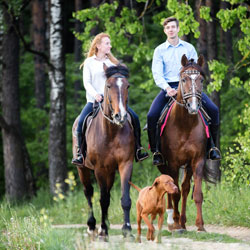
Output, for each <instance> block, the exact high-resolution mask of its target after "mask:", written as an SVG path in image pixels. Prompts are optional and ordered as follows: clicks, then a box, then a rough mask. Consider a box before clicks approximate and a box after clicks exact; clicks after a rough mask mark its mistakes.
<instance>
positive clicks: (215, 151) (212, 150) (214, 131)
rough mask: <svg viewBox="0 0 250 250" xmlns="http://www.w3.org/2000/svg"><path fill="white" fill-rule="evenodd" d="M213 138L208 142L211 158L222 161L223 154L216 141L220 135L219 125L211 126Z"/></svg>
mask: <svg viewBox="0 0 250 250" xmlns="http://www.w3.org/2000/svg"><path fill="white" fill-rule="evenodd" d="M209 127H210V132H211V136H210V138H209V142H208V150H209V156H208V157H209V158H210V159H211V160H220V159H221V154H220V150H219V149H218V148H217V147H216V144H217V143H216V139H217V134H218V129H219V125H210V126H209Z"/></svg>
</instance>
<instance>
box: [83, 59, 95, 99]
mask: <svg viewBox="0 0 250 250" xmlns="http://www.w3.org/2000/svg"><path fill="white" fill-rule="evenodd" d="M91 75H92V74H91V70H90V61H89V60H85V62H84V67H83V85H84V88H85V89H86V91H87V92H88V93H89V94H90V95H91V96H92V97H93V98H95V97H96V95H97V94H98V93H97V91H96V90H95V88H94V87H93V85H92V76H91Z"/></svg>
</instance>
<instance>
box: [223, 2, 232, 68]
mask: <svg viewBox="0 0 250 250" xmlns="http://www.w3.org/2000/svg"><path fill="white" fill-rule="evenodd" d="M221 9H230V3H227V2H224V1H221ZM220 29H221V38H222V39H221V41H222V42H221V44H222V45H224V47H223V48H221V49H220V51H223V52H224V53H223V55H222V56H223V57H225V58H226V61H227V63H228V64H233V60H234V58H233V42H232V32H231V30H227V31H226V32H225V31H223V30H222V28H220Z"/></svg>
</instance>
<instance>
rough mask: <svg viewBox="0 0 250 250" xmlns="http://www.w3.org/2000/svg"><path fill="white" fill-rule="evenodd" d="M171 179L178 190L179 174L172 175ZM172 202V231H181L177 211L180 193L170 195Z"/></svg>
mask: <svg viewBox="0 0 250 250" xmlns="http://www.w3.org/2000/svg"><path fill="white" fill-rule="evenodd" d="M173 179H174V184H175V185H176V186H177V187H178V190H180V188H179V184H178V180H179V172H177V173H175V174H174V175H173ZM171 197H172V200H173V204H174V213H173V219H174V225H173V229H181V226H180V224H179V220H180V213H179V210H178V204H179V201H180V198H181V194H180V191H178V193H176V194H171Z"/></svg>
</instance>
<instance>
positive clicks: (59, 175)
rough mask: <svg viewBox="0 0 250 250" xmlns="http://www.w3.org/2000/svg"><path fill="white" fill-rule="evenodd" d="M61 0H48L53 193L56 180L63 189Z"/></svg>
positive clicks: (50, 146)
mask: <svg viewBox="0 0 250 250" xmlns="http://www.w3.org/2000/svg"><path fill="white" fill-rule="evenodd" d="M62 2H63V1H62V0H51V5H50V60H51V63H52V65H53V66H54V69H50V72H49V77H50V83H51V91H50V131H49V181H50V191H51V193H52V194H55V185H56V183H60V184H61V188H62V190H63V191H65V189H66V184H65V182H64V180H65V179H66V174H67V170H66V166H67V157H66V98H65V58H64V51H63V25H62V23H63V20H62Z"/></svg>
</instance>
